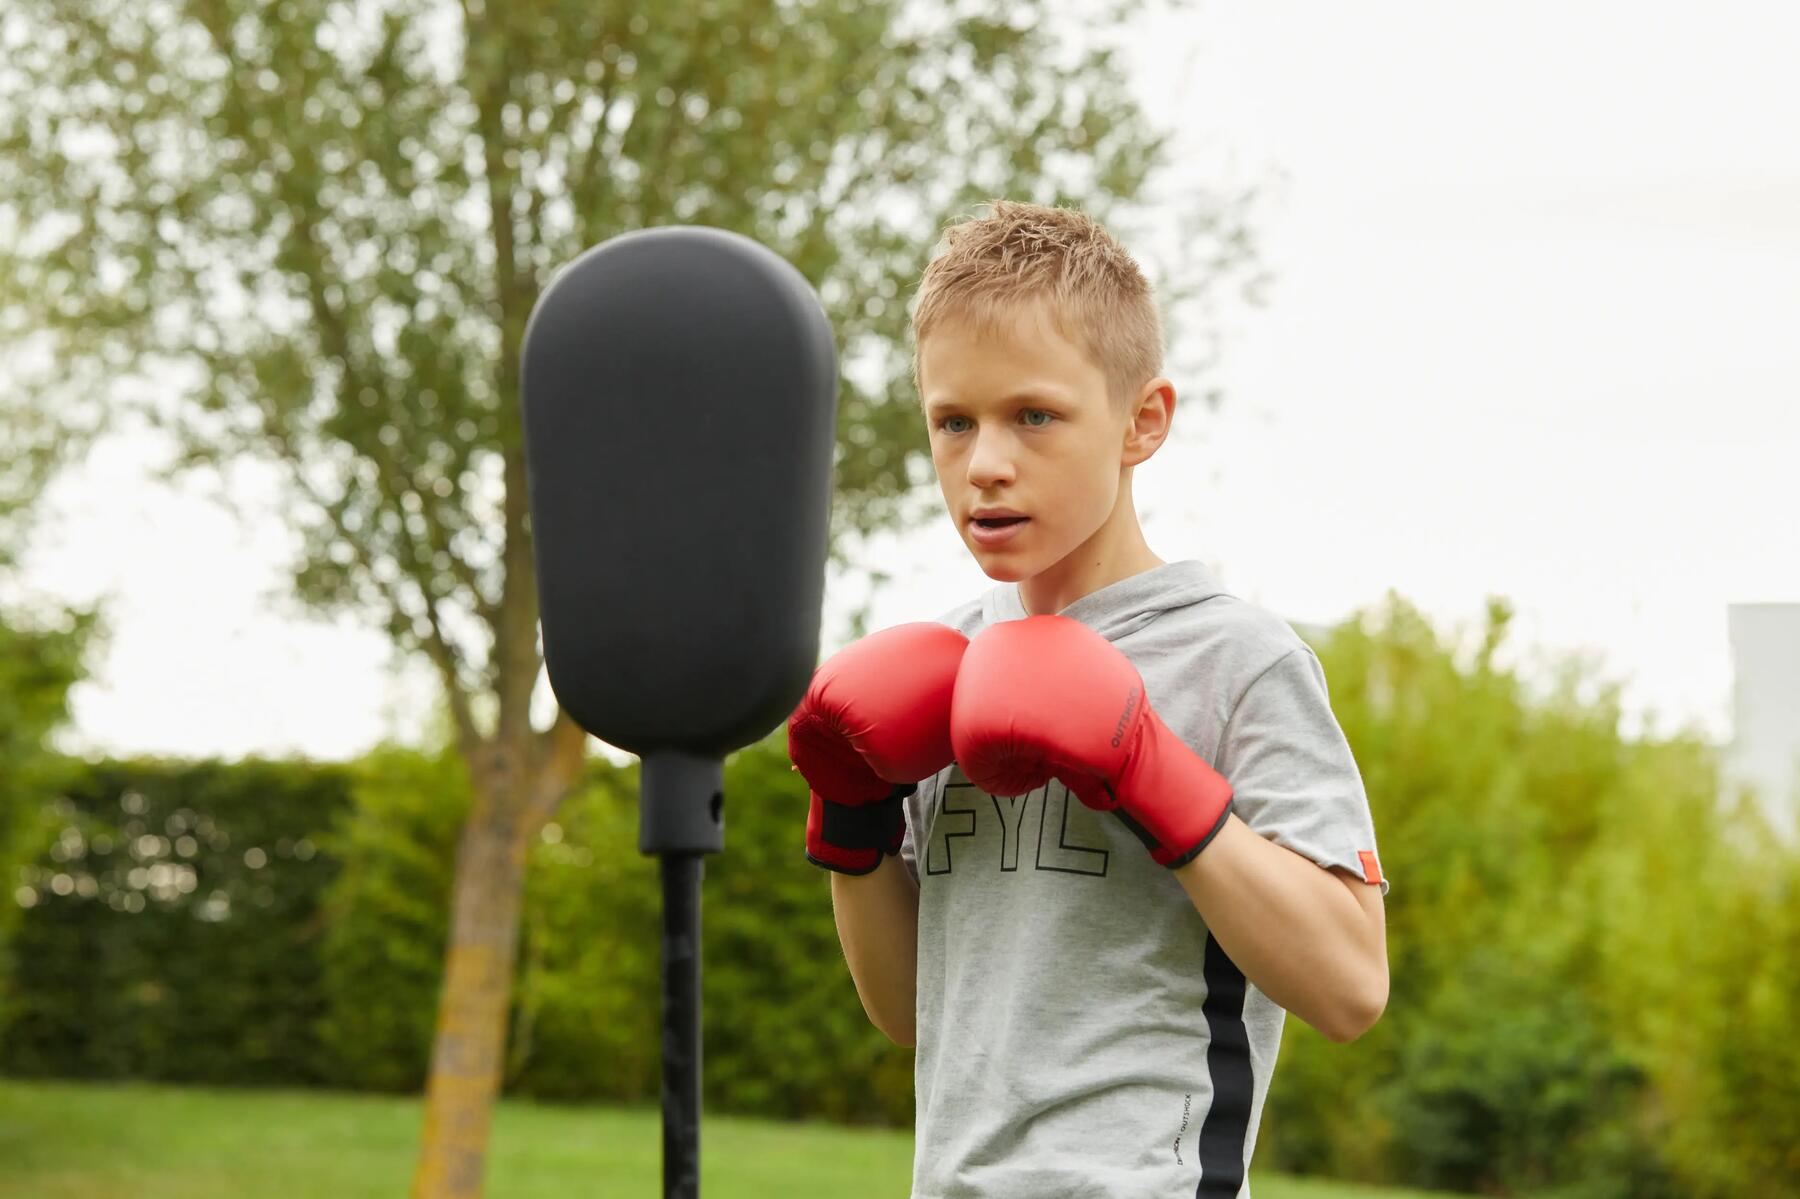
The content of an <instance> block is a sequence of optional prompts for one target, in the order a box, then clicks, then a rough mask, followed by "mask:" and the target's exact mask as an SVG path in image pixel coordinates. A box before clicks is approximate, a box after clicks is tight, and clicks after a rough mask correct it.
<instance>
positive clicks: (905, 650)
mask: <svg viewBox="0 0 1800 1199" xmlns="http://www.w3.org/2000/svg"><path fill="white" fill-rule="evenodd" d="M968 648H969V639H968V638H967V637H964V636H963V635H962V634H961V633H959V632H957V631H956V630H955V629H953V628H950V627H949V626H947V625H941V624H937V623H935V622H928V621H927V622H918V623H914V624H903V625H896V626H894V627H893V628H891V629H883V630H882V631H881V632H879V633H873V634H871V635H869V636H867V637H864V638H863V639H862V640H861V641H858V642H856V643H855V644H853V645H850V646H847V647H846V648H844V649H843V650H841V651H839V652H838V653H836V654H834V655H833V656H832V657H831V658H830V659H829V660H827V661H826V662H825V664H824V665H823V666H821V667H819V669H818V670H817V671H816V672H815V673H814V674H813V678H812V683H811V685H810V686H808V687H807V689H806V696H805V698H803V699H802V700H801V701H800V706H799V707H797V708H795V709H794V714H793V715H792V716H791V717H789V718H788V757H789V758H791V759H792V760H793V763H794V768H795V769H796V770H798V771H799V772H800V773H801V774H802V775H804V776H805V778H806V781H807V783H808V784H809V785H810V786H811V788H812V806H811V809H810V810H809V811H808V813H807V818H806V857H807V859H808V860H809V861H811V862H812V863H813V864H814V865H816V866H823V867H825V868H826V869H828V870H835V871H837V872H839V873H840V874H868V873H869V872H870V871H872V870H874V869H875V868H876V867H877V866H879V865H881V858H882V855H883V854H896V853H899V852H900V842H901V840H902V838H904V837H905V835H906V816H905V813H904V812H903V811H902V809H901V806H900V805H901V803H902V801H904V800H905V798H906V797H907V796H908V795H911V794H912V793H913V790H914V788H915V787H917V786H918V783H919V780H920V779H925V778H930V777H931V776H932V775H934V774H936V773H937V772H938V771H940V770H942V769H943V768H944V767H946V766H948V765H949V764H950V762H951V757H952V755H951V751H950V701H951V696H952V694H953V693H954V691H955V689H956V670H957V667H958V666H959V665H961V663H962V657H963V652H964V651H965V650H967V649H968Z"/></svg>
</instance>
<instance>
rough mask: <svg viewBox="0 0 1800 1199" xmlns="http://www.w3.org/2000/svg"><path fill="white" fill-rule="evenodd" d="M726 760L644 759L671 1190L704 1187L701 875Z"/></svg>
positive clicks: (715, 826) (680, 1198) (644, 827)
mask: <svg viewBox="0 0 1800 1199" xmlns="http://www.w3.org/2000/svg"><path fill="white" fill-rule="evenodd" d="M724 777H725V767H724V764H723V763H722V762H720V761H719V760H718V759H717V758H708V757H704V756H700V755H696V754H687V753H682V752H680V751H677V750H664V751H662V752H659V753H653V754H651V755H649V756H648V757H646V758H645V759H644V765H643V775H642V785H641V787H640V789H639V792H638V803H639V820H638V848H639V849H640V850H642V851H643V852H644V853H647V854H655V855H657V856H658V857H660V858H661V859H662V903H663V918H662V1062H663V1066H662V1119H663V1195H664V1196H665V1199H695V1197H697V1196H698V1195H699V1194H700V880H701V879H702V878H703V877H704V876H705V874H706V856H705V855H707V854H709V853H718V852H719V850H720V849H721V848H723V842H724V822H723V820H722V819H721V818H722V816H723V805H724V802H725V792H724Z"/></svg>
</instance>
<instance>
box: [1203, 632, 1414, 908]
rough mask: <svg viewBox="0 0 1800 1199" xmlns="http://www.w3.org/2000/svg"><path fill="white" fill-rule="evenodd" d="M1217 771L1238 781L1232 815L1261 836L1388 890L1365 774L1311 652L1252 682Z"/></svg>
mask: <svg viewBox="0 0 1800 1199" xmlns="http://www.w3.org/2000/svg"><path fill="white" fill-rule="evenodd" d="M1213 768H1214V769H1215V770H1217V771H1218V772H1219V773H1220V774H1222V775H1224V776H1225V778H1226V780H1227V781H1228V782H1230V783H1231V788H1232V793H1233V796H1232V810H1233V811H1235V812H1236V813H1237V814H1238V818H1239V819H1241V820H1243V821H1244V823H1246V824H1248V825H1249V826H1250V827H1251V828H1252V829H1254V830H1256V831H1257V832H1258V833H1260V834H1262V835H1263V836H1265V837H1267V838H1269V839H1270V840H1271V841H1273V842H1275V843H1276V844H1277V845H1281V846H1284V847H1286V848H1288V849H1291V850H1293V851H1294V852H1295V853H1298V854H1300V855H1302V856H1304V857H1307V858H1310V859H1312V860H1313V861H1314V862H1317V863H1318V864H1319V865H1321V866H1326V867H1330V866H1342V867H1343V868H1344V869H1346V870H1349V871H1350V872H1351V873H1352V874H1354V875H1355V876H1356V877H1358V878H1360V879H1362V880H1363V881H1364V882H1367V883H1377V882H1378V883H1379V884H1380V886H1381V893H1382V894H1383V895H1384V896H1385V895H1386V894H1387V893H1388V880H1387V876H1386V875H1385V874H1384V873H1383V872H1382V869H1381V862H1380V859H1379V858H1378V857H1377V855H1376V848H1375V822H1374V818H1373V816H1372V815H1371V814H1370V812H1369V800H1368V796H1367V794H1366V793H1365V792H1364V790H1363V782H1362V774H1361V772H1360V771H1359V770H1358V769H1357V766H1356V758H1355V756H1354V755H1352V754H1351V752H1350V743H1349V741H1348V740H1346V739H1345V737H1344V731H1343V729H1342V728H1341V727H1340V726H1339V725H1338V721H1337V716H1336V715H1335V714H1334V713H1333V712H1332V710H1331V698H1330V694H1329V692H1328V691H1327V689H1326V685H1325V668H1324V667H1323V666H1321V665H1320V663H1319V658H1318V655H1317V654H1315V653H1314V652H1313V651H1312V647H1311V646H1306V645H1302V646H1299V647H1297V648H1295V649H1293V650H1290V651H1289V652H1288V653H1286V654H1284V655H1283V656H1282V657H1281V658H1279V659H1277V660H1276V661H1275V662H1274V664H1272V665H1271V666H1269V668H1268V669H1266V670H1264V671H1263V672H1262V674H1260V675H1258V676H1257V677H1256V679H1255V680H1253V681H1252V682H1251V684H1250V686H1249V687H1248V688H1247V689H1246V690H1245V691H1244V694H1243V695H1242V696H1241V697H1240V698H1239V699H1238V702H1237V706H1236V707H1235V708H1233V709H1232V712H1231V715H1230V717H1229V718H1228V719H1227V720H1226V722H1225V732H1224V735H1223V736H1222V737H1221V738H1220V742H1219V752H1218V757H1217V760H1216V761H1214V762H1213Z"/></svg>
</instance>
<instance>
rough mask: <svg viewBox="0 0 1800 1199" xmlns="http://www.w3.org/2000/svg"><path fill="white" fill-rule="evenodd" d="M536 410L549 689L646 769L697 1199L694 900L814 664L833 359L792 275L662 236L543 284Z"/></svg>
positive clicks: (681, 1158) (608, 248)
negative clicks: (757, 757) (729, 760)
mask: <svg viewBox="0 0 1800 1199" xmlns="http://www.w3.org/2000/svg"><path fill="white" fill-rule="evenodd" d="M520 392H521V396H522V400H523V404H524V415H525V425H524V428H525V459H526V472H525V474H526V483H527V485H528V488H529V490H530V494H531V531H532V546H533V552H534V556H535V561H536V566H537V580H538V595H539V611H540V615H541V617H542V620H543V626H544V665H545V668H546V669H547V670H548V671H549V674H550V688H551V690H552V691H553V692H555V694H556V700H557V703H558V704H560V705H561V706H562V709H563V710H564V711H565V712H567V713H568V714H569V716H570V717H572V718H573V719H574V721H575V722H576V723H577V724H579V725H580V726H581V727H582V728H584V729H586V730H587V731H588V732H589V733H591V734H593V735H594V736H595V737H598V738H599V739H600V740H601V741H604V742H606V743H608V744H609V745H613V746H616V747H618V748H619V749H622V750H625V751H627V752H629V753H634V754H636V755H638V757H639V758H640V759H642V761H643V772H642V775H641V782H640V790H639V796H638V799H639V822H638V849H639V850H640V851H642V852H643V853H646V854H654V855H656V856H657V857H658V858H659V859H660V860H661V872H662V887H663V914H662V1059H663V1068H662V1113H663V1195H664V1196H665V1197H666V1199H698V1196H699V1194H700V1094H701V1089H700V1083H701V1070H700V1064H701V1054H700V881H701V878H702V876H703V875H704V874H705V863H706V855H707V854H709V853H718V852H719V851H720V850H721V849H723V848H724V835H725V820H724V803H725V799H724V776H725V766H724V763H725V758H726V756H727V755H728V754H730V753H732V752H733V751H735V750H738V749H742V748H743V747H745V746H747V745H752V744H754V743H756V742H757V741H760V740H762V739H763V738H765V737H767V736H768V735H769V734H770V733H771V732H773V731H774V730H776V729H778V728H780V727H781V725H782V724H783V722H785V721H786V720H787V718H788V716H789V715H790V714H791V713H792V712H793V710H794V708H795V706H796V705H797V704H799V702H800V699H801V697H802V696H803V695H804V694H805V693H806V685H807V683H808V682H809V681H810V680H811V678H812V673H813V670H814V668H815V667H816V666H817V664H818V657H819V618H820V614H821V609H822V606H823V602H824V593H825V560H826V533H827V521H828V517H829V514H830V510H831V469H832V455H833V449H834V447H835V445H836V413H837V349H836V345H835V343H834V340H833V337H832V331H831V324H830V322H829V321H828V320H827V319H826V317H825V310H824V308H823V307H822V306H821V305H820V303H819V298H818V296H817V294H815V293H814V292H813V290H812V287H811V285H810V284H809V283H808V282H807V281H806V279H805V278H804V277H802V276H801V274H800V272H799V271H797V270H795V269H794V267H793V265H792V264H790V263H788V262H787V261H785V260H784V259H782V258H781V257H780V256H779V255H777V254H776V253H775V252H774V251H772V250H770V249H769V248H768V247H766V246H763V245H760V244H759V243H757V242H755V241H752V240H751V239H749V238H747V237H744V236H742V235H741V234H737V233H731V232H727V231H726V230H723V229H710V228H706V227H703V226H690V225H668V226H661V227H658V228H654V229H641V230H637V231H635V232H632V233H624V234H620V235H619V236H617V237H614V238H611V239H609V240H608V241H605V242H602V243H601V244H600V245H598V246H594V247H593V248H591V249H589V250H587V251H586V252H584V253H583V254H582V255H581V256H580V257H578V258H577V259H576V260H575V261H574V262H572V263H570V264H569V265H568V266H567V267H565V268H564V269H563V270H562V271H561V272H559V273H558V274H557V276H556V277H555V278H554V279H553V280H551V282H550V285H549V286H548V287H547V288H546V289H545V290H544V294H543V295H542V296H541V297H539V299H538V302H537V305H536V307H534V308H533V309H532V313H531V320H530V322H529V323H528V324H527V325H526V328H525V342H524V350H523V355H522V365H521V371H520ZM803 811H804V806H803V805H802V806H801V807H800V808H799V809H797V811H796V819H795V823H796V828H797V827H798V823H799V819H800V816H799V813H800V812H803ZM795 852H796V853H798V852H799V847H798V845H797V844H796V847H795ZM645 999H646V1002H648V996H646V997H645ZM601 1065H602V1066H604V1063H601Z"/></svg>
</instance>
